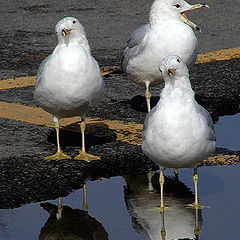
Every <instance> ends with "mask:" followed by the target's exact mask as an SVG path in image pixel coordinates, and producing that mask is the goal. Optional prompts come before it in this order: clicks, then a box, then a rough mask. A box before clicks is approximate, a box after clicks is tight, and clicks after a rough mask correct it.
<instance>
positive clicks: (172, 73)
mask: <svg viewBox="0 0 240 240" xmlns="http://www.w3.org/2000/svg"><path fill="white" fill-rule="evenodd" d="M175 73H176V69H175V68H169V69H168V75H169V76H171V77H172V76H173V75H174V74H175Z"/></svg>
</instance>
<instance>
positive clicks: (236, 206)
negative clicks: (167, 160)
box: [0, 114, 240, 240]
mask: <svg viewBox="0 0 240 240" xmlns="http://www.w3.org/2000/svg"><path fill="white" fill-rule="evenodd" d="M215 129H216V135H217V141H218V142H217V145H218V146H222V147H228V148H230V149H233V150H239V149H240V142H239V141H240V140H239V136H240V134H239V129H240V114H238V115H236V116H233V117H230V118H229V117H224V118H221V119H220V121H219V122H218V123H217V124H216V126H215ZM171 174H172V171H171V170H167V171H166V175H168V176H169V175H171ZM192 174H193V171H192V170H191V169H184V170H180V172H179V181H177V180H173V179H171V178H168V179H167V181H166V184H165V203H166V204H167V205H169V207H170V208H171V209H172V210H169V211H166V213H165V214H164V219H163V216H162V215H161V214H160V213H159V212H158V211H157V210H156V207H157V206H159V204H160V195H159V192H158V189H157V188H158V183H157V178H158V177H157V173H155V175H154V177H153V185H154V187H155V191H154V192H152V193H151V192H149V191H148V190H147V187H148V184H147V180H146V176H145V175H144V176H137V177H134V178H131V177H129V176H127V177H126V176H125V178H123V177H114V178H111V179H103V180H102V181H95V182H88V183H87V203H88V214H86V213H84V212H83V211H80V210H79V211H77V213H76V210H75V211H73V210H71V209H70V210H69V211H70V212H74V213H72V214H73V215H71V214H69V216H70V218H68V217H67V216H66V217H65V219H66V220H65V222H64V224H65V226H66V224H69V223H70V224H71V225H70V226H69V227H68V228H67V230H68V231H69V232H71V231H72V234H73V232H74V233H75V234H80V233H79V231H80V230H79V229H83V228H84V226H88V223H89V219H90V222H91V223H92V224H93V226H91V227H89V228H88V231H89V229H95V230H96V229H98V230H96V232H95V237H96V238H95V239H107V238H106V233H107V234H108V239H111V240H120V239H129V240H135V239H136V240H137V239H149V240H150V239H151V240H155V239H158V240H159V239H162V238H161V229H162V230H163V220H164V229H165V231H166V239H170V238H171V239H177V238H190V239H193V238H194V237H196V233H197V231H196V230H197V228H196V227H197V226H198V227H199V229H200V237H201V238H202V239H218V240H223V239H224V240H226V239H238V238H239V236H240V223H239V217H240V187H239V184H240V165H236V166H218V167H202V168H199V199H200V203H201V204H203V205H208V206H210V207H211V208H204V209H202V210H201V211H198V212H195V210H193V209H187V208H185V205H186V204H187V203H191V202H192V201H193V196H194V195H193V193H192V192H193V182H192ZM48 202H49V203H52V204H55V205H57V200H49V201H48ZM62 202H63V205H64V206H69V207H70V208H72V209H82V205H83V191H82V190H78V191H75V192H73V193H72V194H70V195H69V196H67V197H65V198H62ZM40 204H41V203H34V204H29V205H24V206H23V207H21V208H17V209H10V210H0V239H1V240H26V239H39V236H40V234H41V236H43V235H44V234H45V237H42V238H41V239H52V238H50V237H49V236H48V237H47V236H46V235H47V232H48V233H49V229H51V231H55V232H56V233H59V232H61V229H64V227H63V226H61V224H60V222H59V221H57V220H56V217H55V216H56V214H55V215H54V218H53V217H52V218H49V213H48V212H47V211H45V210H44V209H43V208H42V207H41V206H40ZM63 213H64V212H63ZM63 216H65V215H63ZM89 216H90V217H89ZM91 217H92V218H91ZM196 217H197V218H198V219H196ZM62 219H64V218H62ZM69 219H75V221H73V222H71V220H69ZM47 221H48V222H47ZM86 221H87V222H86ZM76 223H77V225H75V224H76ZM45 224H46V225H45ZM54 224H55V225H54ZM59 225H60V226H59ZM44 226H45V227H44ZM53 226H54V227H53ZM74 226H75V229H73V228H74ZM43 227H44V228H43ZM53 229H55V230H53ZM76 229H78V230H76ZM67 230H66V229H65V231H67ZM194 230H195V231H194ZM86 231H87V230H86ZM163 233H164V232H163V231H162V234H163ZM81 234H82V233H81ZM86 234H87V233H86V232H85V237H86ZM68 239H75V240H76V239H78V238H77V237H76V235H75V236H74V237H72V238H68ZM85 239H91V238H90V237H86V238H85Z"/></svg>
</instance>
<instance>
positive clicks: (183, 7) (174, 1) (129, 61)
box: [121, 0, 209, 112]
mask: <svg viewBox="0 0 240 240" xmlns="http://www.w3.org/2000/svg"><path fill="white" fill-rule="evenodd" d="M202 7H206V8H208V7H209V6H208V5H207V4H195V5H190V4H188V3H187V2H186V1H184V0H155V1H154V2H153V4H152V7H151V11H150V16H149V23H148V24H145V25H142V26H141V27H139V28H137V29H136V30H135V31H134V32H133V34H132V35H131V36H130V38H129V40H128V41H127V47H126V48H125V50H124V51H123V54H122V60H121V67H122V69H123V71H124V72H125V73H126V74H127V77H128V78H129V79H130V80H131V81H133V82H134V83H136V84H138V85H141V86H144V87H145V89H146V90H145V97H146V101H147V109H148V112H149V111H150V109H151V106H150V97H151V94H150V92H149V87H150V86H154V85H157V84H159V83H162V82H163V77H162V75H161V74H159V71H158V64H159V62H160V61H161V60H162V59H163V58H164V57H166V56H168V55H169V54H176V55H178V56H180V57H181V58H182V60H183V61H184V62H185V63H186V64H187V66H188V67H191V66H193V65H194V63H195V61H196V58H197V48H198V41H197V38H196V36H195V34H194V32H193V31H192V28H193V29H196V30H197V31H201V30H200V27H198V26H197V25H196V24H195V23H193V22H191V21H190V20H189V19H188V18H187V17H186V15H185V13H186V12H188V11H191V10H194V9H198V8H202Z"/></svg>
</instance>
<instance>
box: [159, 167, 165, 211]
mask: <svg viewBox="0 0 240 240" xmlns="http://www.w3.org/2000/svg"><path fill="white" fill-rule="evenodd" d="M164 182H165V179H164V175H163V171H162V170H161V172H160V175H159V183H160V193H161V205H160V210H161V211H162V212H163V211H164V208H165V207H164V202H163V184H164Z"/></svg>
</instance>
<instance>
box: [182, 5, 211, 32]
mask: <svg viewBox="0 0 240 240" xmlns="http://www.w3.org/2000/svg"><path fill="white" fill-rule="evenodd" d="M202 7H206V8H209V5H207V4H205V3H198V4H194V5H192V7H191V8H189V9H188V10H185V11H182V12H181V13H180V18H181V20H182V21H183V22H184V23H186V24H188V25H189V26H190V27H192V28H194V29H196V30H197V31H199V32H202V31H201V29H200V27H198V26H197V25H196V24H195V23H193V22H191V21H190V20H189V19H188V18H187V16H186V15H185V14H184V13H185V12H188V11H190V10H195V9H198V8H202Z"/></svg>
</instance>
